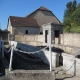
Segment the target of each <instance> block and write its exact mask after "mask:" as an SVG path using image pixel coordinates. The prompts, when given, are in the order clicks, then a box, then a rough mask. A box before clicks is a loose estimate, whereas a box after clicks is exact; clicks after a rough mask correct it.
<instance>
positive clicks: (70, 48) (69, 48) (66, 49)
mask: <svg viewBox="0 0 80 80" xmlns="http://www.w3.org/2000/svg"><path fill="white" fill-rule="evenodd" d="M52 46H53V47H55V48H58V49H61V50H63V51H64V52H66V53H69V54H75V53H77V52H78V51H79V49H80V48H79V47H76V46H75V47H73V46H69V45H61V44H52Z"/></svg>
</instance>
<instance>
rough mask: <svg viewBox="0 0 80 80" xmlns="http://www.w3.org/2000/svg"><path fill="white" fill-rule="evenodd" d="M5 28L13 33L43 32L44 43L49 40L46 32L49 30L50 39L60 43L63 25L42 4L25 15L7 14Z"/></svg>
mask: <svg viewBox="0 0 80 80" xmlns="http://www.w3.org/2000/svg"><path fill="white" fill-rule="evenodd" d="M44 25H46V27H45V26H44ZM7 28H8V31H10V33H11V34H13V35H26V34H32V35H33V34H36V35H37V34H38V35H39V34H43V36H44V37H42V40H43V42H44V43H45V44H46V43H48V42H49V40H48V39H49V37H48V33H49V32H50V30H51V33H50V36H51V41H52V43H57V44H58V43H60V34H61V33H62V32H63V25H62V24H61V22H60V21H59V20H58V18H57V17H56V16H55V15H54V14H53V13H52V11H50V10H48V9H47V8H45V7H43V6H41V7H40V8H38V9H36V10H35V11H33V12H32V13H30V14H28V15H27V16H25V17H16V16H9V18H8V26H7ZM48 31H49V32H48ZM30 36H31V35H30ZM32 38H33V37H32ZM32 38H31V39H32ZM42 40H41V41H42ZM17 41H18V40H17ZM26 41H27V39H26ZM29 41H30V40H29ZM36 42H38V41H36Z"/></svg>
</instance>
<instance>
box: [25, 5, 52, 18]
mask: <svg viewBox="0 0 80 80" xmlns="http://www.w3.org/2000/svg"><path fill="white" fill-rule="evenodd" d="M38 10H43V11H50V10H49V9H47V8H45V7H43V6H41V7H40V8H38V9H36V10H35V11H33V12H32V13H30V14H28V15H27V16H26V17H29V16H30V15H32V14H33V13H35V12H36V11H38ZM50 12H51V11H50Z"/></svg>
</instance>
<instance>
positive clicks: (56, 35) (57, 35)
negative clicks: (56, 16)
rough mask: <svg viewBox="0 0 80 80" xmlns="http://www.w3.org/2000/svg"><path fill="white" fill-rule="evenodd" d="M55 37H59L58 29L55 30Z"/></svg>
mask: <svg viewBox="0 0 80 80" xmlns="http://www.w3.org/2000/svg"><path fill="white" fill-rule="evenodd" d="M55 38H59V30H55Z"/></svg>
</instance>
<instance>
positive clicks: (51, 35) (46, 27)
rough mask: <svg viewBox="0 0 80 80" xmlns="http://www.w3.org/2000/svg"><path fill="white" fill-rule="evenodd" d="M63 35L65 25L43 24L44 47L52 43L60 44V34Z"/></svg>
mask: <svg viewBox="0 0 80 80" xmlns="http://www.w3.org/2000/svg"><path fill="white" fill-rule="evenodd" d="M62 33H63V25H62V24H55V23H53V22H50V23H47V24H43V45H47V44H48V43H49V41H50V40H51V43H55V44H60V40H61V39H60V34H62Z"/></svg>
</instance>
